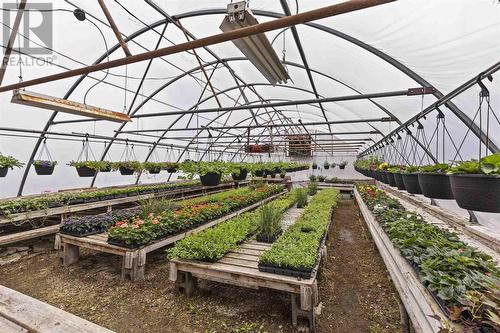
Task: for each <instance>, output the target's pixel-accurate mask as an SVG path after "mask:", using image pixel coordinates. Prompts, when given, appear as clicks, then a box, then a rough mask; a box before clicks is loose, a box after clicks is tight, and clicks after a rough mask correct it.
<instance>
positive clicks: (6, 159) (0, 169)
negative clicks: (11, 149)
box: [0, 154, 24, 177]
mask: <svg viewBox="0 0 500 333" xmlns="http://www.w3.org/2000/svg"><path fill="white" fill-rule="evenodd" d="M23 165H24V163H21V162H19V160H17V159H16V158H14V157H12V156H5V155H2V154H0V177H5V176H7V172H8V171H9V169H12V170H13V169H14V168H20V167H22V166H23Z"/></svg>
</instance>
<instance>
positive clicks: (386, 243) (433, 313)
mask: <svg viewBox="0 0 500 333" xmlns="http://www.w3.org/2000/svg"><path fill="white" fill-rule="evenodd" d="M354 197H355V198H356V202H357V203H358V206H359V208H360V210H361V214H362V216H363V218H364V220H365V222H366V224H367V225H368V230H369V231H370V234H371V236H372V238H373V241H374V242H375V244H376V246H377V248H378V251H379V253H380V255H381V257H382V259H383V260H384V263H385V265H386V267H387V270H388V271H389V274H390V275H391V279H392V281H393V283H394V286H395V287H396V289H397V291H398V293H399V296H400V298H401V301H402V302H403V304H404V307H405V309H406V311H407V312H408V315H409V317H410V319H411V322H412V324H413V328H414V330H415V332H416V333H438V332H440V331H441V327H442V326H443V325H442V323H441V321H440V320H437V319H436V318H441V320H442V321H447V322H448V320H447V316H446V314H445V313H444V312H443V311H442V310H441V308H440V306H439V304H438V303H437V302H436V301H435V300H434V298H433V297H432V295H431V294H430V293H429V291H428V290H427V288H425V286H424V285H423V284H422V283H421V282H420V279H419V278H418V276H417V274H416V273H415V271H414V270H413V268H412V267H411V265H410V264H409V263H408V261H407V260H406V259H405V258H404V257H403V256H402V255H401V253H400V252H399V250H398V249H397V248H396V247H395V246H394V245H393V243H392V242H391V240H390V239H389V237H388V236H387V234H386V233H385V231H384V230H383V229H382V227H381V226H380V224H379V223H378V222H377V220H376V219H375V216H374V215H373V214H372V212H371V211H370V210H369V208H368V206H366V204H365V203H364V201H363V199H362V198H361V195H360V194H359V192H358V191H357V189H354ZM448 324H450V323H448ZM450 325H451V324H450Z"/></svg>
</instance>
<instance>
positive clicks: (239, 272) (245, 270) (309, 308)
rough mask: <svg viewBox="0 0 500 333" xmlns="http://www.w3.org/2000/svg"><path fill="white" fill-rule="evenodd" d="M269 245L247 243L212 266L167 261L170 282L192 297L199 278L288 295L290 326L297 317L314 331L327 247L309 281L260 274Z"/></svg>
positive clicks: (289, 216)
mask: <svg viewBox="0 0 500 333" xmlns="http://www.w3.org/2000/svg"><path fill="white" fill-rule="evenodd" d="M302 211H303V209H297V208H291V209H290V210H288V212H287V213H286V214H285V215H284V216H283V219H282V224H283V225H284V227H285V228H286V227H288V226H289V225H291V224H292V222H291V221H293V222H294V221H295V220H296V219H297V218H298V217H299V216H300V214H301V213H302ZM271 246H272V244H268V243H261V242H257V241H256V240H248V241H246V242H244V243H243V244H241V245H240V246H239V247H238V249H236V250H234V251H230V252H228V253H227V254H226V255H224V257H222V258H221V259H220V260H218V261H217V262H215V263H209V262H201V261H193V260H183V259H176V260H172V261H171V262H170V274H169V279H170V280H171V281H175V282H176V284H177V286H178V288H179V290H180V291H181V292H184V293H185V294H186V295H188V296H191V295H192V294H193V292H194V291H195V289H196V288H197V284H198V279H204V280H209V281H215V282H219V283H224V284H230V285H235V286H239V287H244V288H251V289H261V288H267V289H274V290H278V291H283V292H286V293H289V294H290V298H291V310H292V311H291V312H292V324H293V325H294V326H296V325H297V320H298V317H304V318H306V319H307V320H308V322H309V326H310V329H311V331H314V322H315V313H314V308H315V306H317V305H318V303H319V295H318V285H317V272H318V269H319V266H320V263H321V260H324V258H325V257H326V245H325V243H324V242H323V243H322V244H321V248H322V251H320V255H321V257H320V260H319V261H318V264H317V266H316V267H315V269H314V270H313V274H312V275H311V277H310V278H309V279H301V278H297V277H291V276H285V275H279V274H273V273H266V272H261V271H259V268H258V262H259V257H260V256H261V255H262V253H263V252H264V251H265V250H267V249H270V248H271Z"/></svg>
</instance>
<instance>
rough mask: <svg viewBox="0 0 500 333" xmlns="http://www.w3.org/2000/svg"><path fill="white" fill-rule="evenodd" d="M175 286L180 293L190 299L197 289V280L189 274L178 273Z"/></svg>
mask: <svg viewBox="0 0 500 333" xmlns="http://www.w3.org/2000/svg"><path fill="white" fill-rule="evenodd" d="M176 284H177V288H178V289H179V291H180V292H183V293H184V294H186V296H188V297H190V296H192V295H193V293H194V291H195V290H196V289H197V288H198V279H197V278H196V277H194V276H193V275H192V274H191V273H190V272H181V271H178V272H177V281H176Z"/></svg>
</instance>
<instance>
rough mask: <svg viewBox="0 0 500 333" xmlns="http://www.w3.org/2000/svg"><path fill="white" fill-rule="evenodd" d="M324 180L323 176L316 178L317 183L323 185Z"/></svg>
mask: <svg viewBox="0 0 500 333" xmlns="http://www.w3.org/2000/svg"><path fill="white" fill-rule="evenodd" d="M325 180H326V177H325V176H321V175H320V176H318V182H320V183H323V182H324V181H325Z"/></svg>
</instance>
